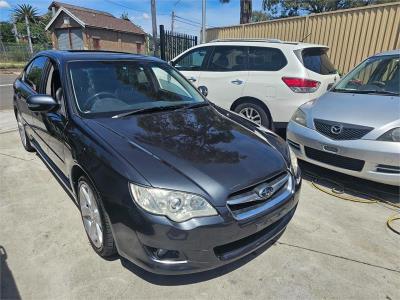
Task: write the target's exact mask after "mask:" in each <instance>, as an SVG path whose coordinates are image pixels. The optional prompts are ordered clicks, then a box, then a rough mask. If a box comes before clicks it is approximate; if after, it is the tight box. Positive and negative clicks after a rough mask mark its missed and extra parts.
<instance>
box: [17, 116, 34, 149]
mask: <svg viewBox="0 0 400 300" xmlns="http://www.w3.org/2000/svg"><path fill="white" fill-rule="evenodd" d="M17 124H18V132H19V137H20V138H21V143H22V146H24V149H25V150H26V151H28V152H34V151H35V148H33V147H32V145H31V141H30V140H29V138H28V136H27V135H26V130H25V124H24V121H23V120H22V116H21V113H20V112H19V111H17Z"/></svg>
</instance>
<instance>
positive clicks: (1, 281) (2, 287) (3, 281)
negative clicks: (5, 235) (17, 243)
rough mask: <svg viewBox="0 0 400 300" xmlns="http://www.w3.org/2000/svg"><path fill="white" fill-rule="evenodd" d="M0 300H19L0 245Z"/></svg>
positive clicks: (4, 250) (4, 253) (15, 285)
mask: <svg viewBox="0 0 400 300" xmlns="http://www.w3.org/2000/svg"><path fill="white" fill-rule="evenodd" d="M0 299H21V296H20V294H19V291H18V288H17V284H16V283H15V280H14V276H13V274H12V272H11V270H10V268H9V267H8V264H7V252H6V249H4V247H3V246H1V245H0Z"/></svg>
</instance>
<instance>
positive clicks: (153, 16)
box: [151, 0, 158, 56]
mask: <svg viewBox="0 0 400 300" xmlns="http://www.w3.org/2000/svg"><path fill="white" fill-rule="evenodd" d="M151 23H152V27H153V50H154V56H157V55H158V41H157V12H156V0H151Z"/></svg>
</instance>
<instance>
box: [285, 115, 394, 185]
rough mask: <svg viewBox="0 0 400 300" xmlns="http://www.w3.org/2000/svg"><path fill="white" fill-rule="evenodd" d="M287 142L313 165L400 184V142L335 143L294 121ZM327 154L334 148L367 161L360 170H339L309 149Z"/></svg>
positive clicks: (348, 155) (341, 152)
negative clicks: (316, 156)
mask: <svg viewBox="0 0 400 300" xmlns="http://www.w3.org/2000/svg"><path fill="white" fill-rule="evenodd" d="M287 140H288V143H289V145H291V148H292V149H293V151H294V152H295V153H296V156H297V157H298V158H299V159H301V160H304V161H307V162H309V163H312V164H315V165H319V166H321V167H324V168H327V169H331V170H334V171H337V172H341V173H344V174H348V175H351V176H355V177H360V178H363V179H368V180H372V181H376V182H380V183H384V184H390V185H397V186H398V185H400V143H394V142H382V141H375V140H363V139H359V140H341V141H340V140H332V139H330V138H328V137H326V136H324V135H322V134H320V133H319V132H318V131H316V130H313V129H311V128H308V127H304V126H301V125H299V124H297V123H295V122H290V123H289V125H288V128H287ZM307 148H309V149H310V148H311V149H315V150H319V151H324V152H326V153H328V155H330V154H329V153H332V152H330V151H329V150H330V149H336V150H337V152H335V153H334V154H335V155H339V156H341V157H343V158H344V159H346V158H349V159H354V160H359V161H363V162H364V164H363V166H362V168H361V170H359V171H355V170H351V169H348V168H345V167H338V166H337V165H333V164H331V163H329V164H328V163H326V162H322V161H321V160H316V159H312V158H310V157H309V156H308V155H307V154H306V149H307Z"/></svg>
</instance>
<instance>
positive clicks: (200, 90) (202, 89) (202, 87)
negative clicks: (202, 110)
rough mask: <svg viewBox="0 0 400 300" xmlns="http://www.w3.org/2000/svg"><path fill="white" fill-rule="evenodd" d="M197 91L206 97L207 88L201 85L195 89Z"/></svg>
mask: <svg viewBox="0 0 400 300" xmlns="http://www.w3.org/2000/svg"><path fill="white" fill-rule="evenodd" d="M197 89H198V90H199V92H200V93H202V94H203V96H204V97H207V96H208V88H207V87H206V86H204V85H201V86H199V87H198V88H197Z"/></svg>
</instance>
